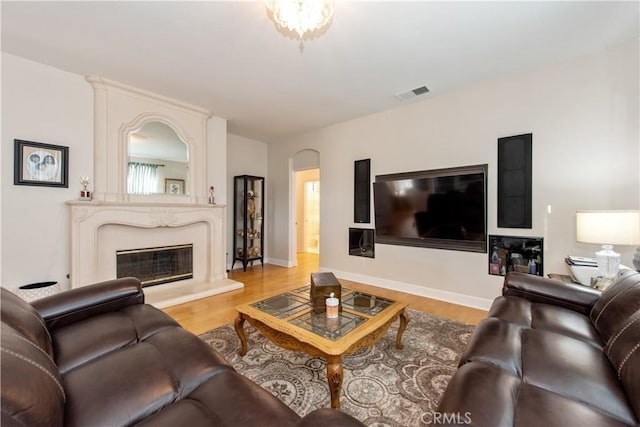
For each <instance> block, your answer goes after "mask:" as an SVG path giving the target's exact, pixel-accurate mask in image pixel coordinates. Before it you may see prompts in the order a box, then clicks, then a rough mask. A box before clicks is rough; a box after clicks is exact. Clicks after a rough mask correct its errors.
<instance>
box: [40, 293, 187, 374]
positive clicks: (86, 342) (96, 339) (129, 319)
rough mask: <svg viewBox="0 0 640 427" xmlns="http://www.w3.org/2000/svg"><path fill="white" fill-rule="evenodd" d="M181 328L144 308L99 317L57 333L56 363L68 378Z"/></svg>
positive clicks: (62, 328) (166, 318)
mask: <svg viewBox="0 0 640 427" xmlns="http://www.w3.org/2000/svg"><path fill="white" fill-rule="evenodd" d="M178 326H179V325H178V323H176V322H175V321H174V320H173V319H171V318H170V317H169V316H167V315H166V314H164V313H163V312H161V311H160V310H158V309H156V308H155V307H153V306H150V305H144V304H137V305H132V306H128V307H126V308H124V309H122V310H120V311H113V312H110V313H104V314H99V315H97V316H95V317H91V318H89V319H86V320H83V321H81V322H77V323H72V324H70V325H67V326H64V327H59V328H57V329H54V330H53V332H52V337H53V346H54V352H55V361H56V363H57V365H58V368H59V369H60V372H61V373H62V374H63V375H64V374H65V373H67V372H68V371H69V370H71V369H73V368H76V367H78V366H80V365H82V364H84V363H87V362H89V361H91V360H93V359H95V358H97V357H100V356H102V355H105V354H107V353H110V352H113V351H116V350H118V349H120V348H123V347H126V346H128V345H131V344H135V343H138V342H141V341H144V340H145V339H146V338H148V337H150V336H152V335H153V334H155V333H157V332H158V331H161V330H163V329H166V328H176V327H178Z"/></svg>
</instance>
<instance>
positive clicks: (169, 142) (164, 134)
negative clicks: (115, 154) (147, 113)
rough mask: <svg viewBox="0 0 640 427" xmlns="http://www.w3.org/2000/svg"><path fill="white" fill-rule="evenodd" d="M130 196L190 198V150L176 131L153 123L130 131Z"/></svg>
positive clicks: (128, 165) (128, 149) (128, 150)
mask: <svg viewBox="0 0 640 427" xmlns="http://www.w3.org/2000/svg"><path fill="white" fill-rule="evenodd" d="M127 193H128V194H146V195H151V194H168V195H175V196H179V195H189V194H190V182H189V147H188V145H187V144H186V142H184V141H183V140H182V139H181V138H180V136H178V134H177V133H176V132H175V130H174V129H173V128H172V127H171V126H169V125H168V124H166V123H163V122H161V121H150V122H147V123H145V124H144V125H143V126H142V127H140V128H139V129H136V130H134V131H132V132H129V137H128V144H127Z"/></svg>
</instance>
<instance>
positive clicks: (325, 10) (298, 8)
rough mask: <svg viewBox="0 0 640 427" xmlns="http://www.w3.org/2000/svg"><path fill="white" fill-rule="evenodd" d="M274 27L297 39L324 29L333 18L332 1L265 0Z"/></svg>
mask: <svg viewBox="0 0 640 427" xmlns="http://www.w3.org/2000/svg"><path fill="white" fill-rule="evenodd" d="M265 4H266V6H267V9H268V10H269V12H271V17H272V19H273V21H274V22H275V23H276V25H277V26H278V27H279V28H280V29H283V30H287V31H290V32H294V33H295V34H297V36H298V39H299V40H300V41H302V40H303V39H304V38H308V37H310V36H311V33H314V32H318V31H319V30H322V29H324V28H325V27H327V26H328V25H329V23H330V22H331V18H332V17H333V0H265Z"/></svg>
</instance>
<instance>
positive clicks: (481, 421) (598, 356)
mask: <svg viewBox="0 0 640 427" xmlns="http://www.w3.org/2000/svg"><path fill="white" fill-rule="evenodd" d="M638 420H640V273H637V272H630V273H627V274H625V275H623V276H621V277H620V278H618V280H617V281H616V282H615V283H614V284H612V285H610V286H609V287H608V288H607V289H606V290H605V291H603V292H602V293H600V292H599V291H596V290H594V289H591V288H588V287H584V286H581V285H572V284H566V283H561V282H559V281H556V280H552V279H545V278H541V277H537V276H531V275H528V274H522V273H511V274H509V275H508V276H507V277H506V279H505V282H504V287H503V292H502V296H501V297H498V298H497V299H496V300H495V301H494V303H493V305H492V306H491V309H490V311H489V317H488V318H487V319H484V320H483V321H482V322H481V323H480V324H479V325H478V327H477V328H476V330H475V331H474V333H473V335H472V337H471V340H470V342H469V344H468V346H467V348H466V350H465V352H464V353H463V355H462V357H461V360H460V364H459V368H458V370H457V372H456V373H455V375H454V376H453V377H452V378H451V381H450V382H449V385H448V387H447V389H446V391H445V393H444V396H443V398H442V400H441V402H440V405H439V406H438V409H437V411H436V412H435V413H433V414H432V417H431V421H432V423H433V425H472V426H487V427H496V426H518V427H525V426H532V427H553V426H562V427H565V426H585V427H586V426H594V427H595V426H638Z"/></svg>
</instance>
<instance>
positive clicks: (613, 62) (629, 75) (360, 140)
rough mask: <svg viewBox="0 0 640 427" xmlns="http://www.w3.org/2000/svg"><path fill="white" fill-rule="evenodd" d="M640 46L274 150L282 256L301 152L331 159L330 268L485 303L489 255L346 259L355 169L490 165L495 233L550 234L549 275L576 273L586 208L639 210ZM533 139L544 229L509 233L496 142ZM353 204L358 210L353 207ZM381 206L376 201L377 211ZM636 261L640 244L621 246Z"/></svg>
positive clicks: (383, 249) (275, 231)
mask: <svg viewBox="0 0 640 427" xmlns="http://www.w3.org/2000/svg"><path fill="white" fill-rule="evenodd" d="M638 51H639V45H638V41H637V40H636V41H633V42H631V43H628V44H626V45H623V46H619V47H617V48H614V49H610V50H608V51H605V52H601V53H599V54H595V55H591V56H588V57H582V58H577V59H574V60H571V61H568V62H564V63H560V64H556V65H553V66H548V67H545V68H543V69H539V70H536V71H534V72H530V73H527V74H522V75H518V76H513V77H511V78H507V79H503V80H499V81H492V82H485V83H482V84H478V85H475V86H473V87H468V88H465V89H464V90H460V91H457V92H453V93H448V94H443V95H440V96H431V97H430V98H427V99H426V100H425V101H422V102H418V103H413V104H409V105H405V106H401V107H399V108H397V109H394V110H390V111H386V112H382V113H379V114H375V115H372V116H368V117H363V118H359V119H356V120H351V121H348V122H345V123H341V124H338V125H334V126H330V127H326V128H323V129H319V130H316V131H313V132H309V133H305V134H302V135H299V136H297V137H292V138H289V139H287V140H285V141H282V142H280V143H278V144H272V145H270V147H269V176H270V181H269V184H268V189H269V191H270V202H269V209H268V211H267V213H268V215H269V218H271V221H269V222H268V224H269V233H270V234H271V235H277V236H278V237H279V238H278V239H271V240H270V241H269V242H268V248H269V253H270V255H271V256H272V257H275V258H280V257H286V256H287V254H288V253H290V252H289V248H288V242H289V239H288V238H287V237H288V233H289V230H290V229H291V228H290V225H289V224H288V218H289V198H288V190H287V188H288V186H289V164H290V161H289V159H290V157H291V156H293V155H294V154H295V153H296V152H298V151H299V150H301V149H307V148H309V149H316V150H318V151H319V152H320V165H321V168H322V169H321V189H322V197H321V238H320V240H321V242H322V244H321V250H320V263H321V268H322V269H325V270H331V271H334V272H336V274H337V275H338V276H340V277H343V278H347V279H355V280H360V281H363V282H366V283H371V284H377V285H380V286H386V287H390V288H395V289H398V290H403V291H408V292H412V293H415V294H419V295H425V296H432V297H436V298H440V299H445V300H450V301H455V302H460V303H463V304H467V305H473V306H479V307H486V306H487V304H488V303H489V301H490V300H491V299H493V298H494V297H495V296H497V295H498V294H499V293H500V288H501V284H502V279H501V278H500V277H497V276H489V275H488V274H487V269H488V267H487V262H488V261H487V257H488V256H487V254H478V253H469V252H455V251H445V250H437V249H426V248H412V247H402V246H392V245H376V254H375V259H367V258H363V257H351V256H348V255H346V253H347V249H346V248H347V245H348V227H349V226H353V223H352V222H351V221H352V218H353V212H352V206H353V202H352V200H353V162H354V160H358V159H362V158H371V168H372V180H373V178H374V177H375V175H378V174H387V173H396V172H407V171H416V170H425V169H434V168H443V167H451V166H463V165H471V164H480V163H487V164H488V165H489V197H488V206H489V210H488V215H489V221H488V226H489V233H490V234H506V235H516V236H517V235H531V236H542V237H544V239H545V240H544V244H545V254H544V256H545V260H544V261H545V273H551V272H559V273H565V266H564V264H563V258H564V256H566V255H567V254H576V255H586V256H589V255H591V254H592V253H593V252H595V250H596V249H597V247H596V246H594V245H584V244H577V243H576V242H575V231H574V229H575V211H576V210H578V209H605V208H607V209H638V208H640V200H639V199H640V183H639V178H638V172H637V171H638V169H639V168H640V144H639V137H640V135H639V123H638V122H639V114H640V111H639V108H638V102H639V96H638V92H639V89H638V74H639V69H638V62H639V58H638ZM529 132H532V133H533V228H532V229H531V230H522V229H498V228H497V221H496V210H497V209H496V204H497V201H496V192H497V186H496V162H497V139H498V138H500V137H505V136H511V135H518V134H523V133H529ZM346 207H348V208H346ZM372 208H373V206H372ZM618 249H619V252H621V253H622V255H623V258H622V261H623V263H625V264H630V261H631V254H632V252H633V248H630V247H619V248H618Z"/></svg>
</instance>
